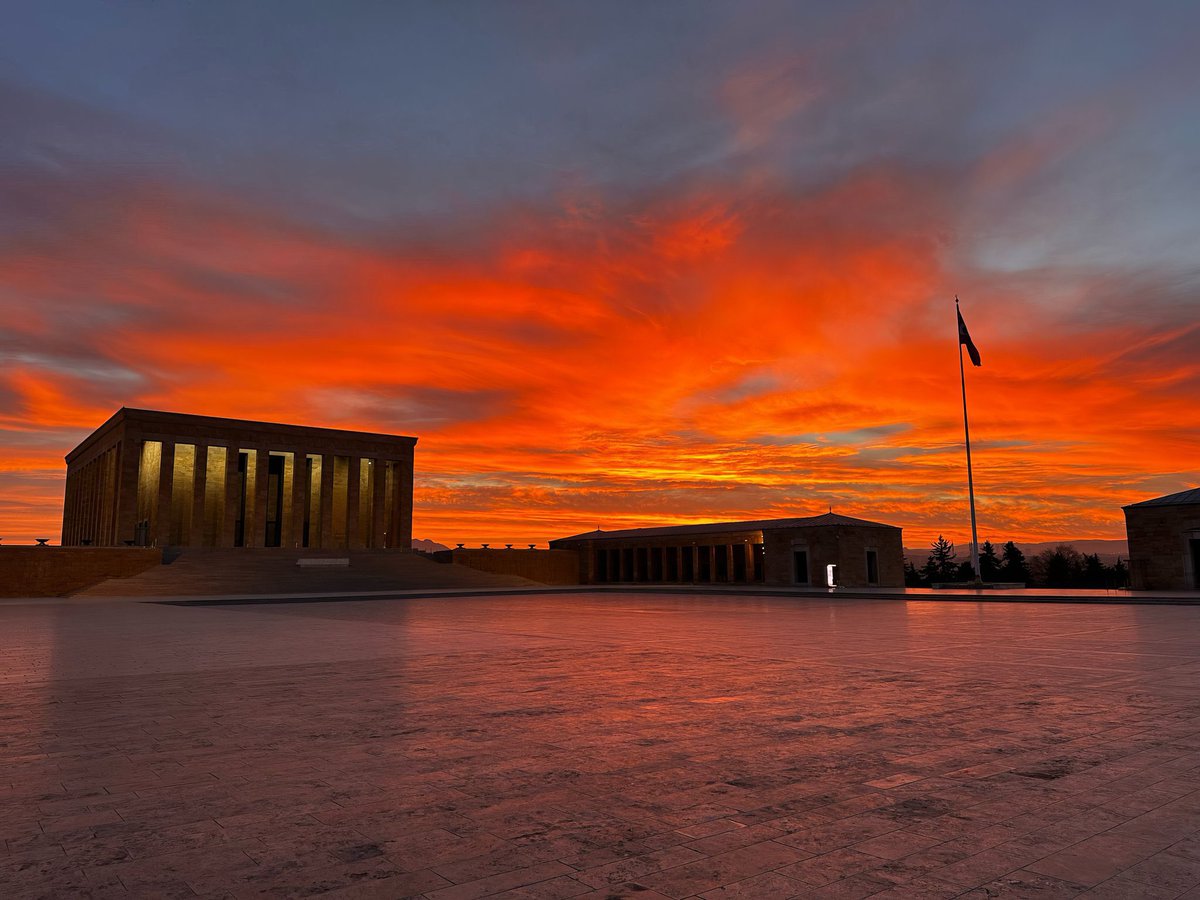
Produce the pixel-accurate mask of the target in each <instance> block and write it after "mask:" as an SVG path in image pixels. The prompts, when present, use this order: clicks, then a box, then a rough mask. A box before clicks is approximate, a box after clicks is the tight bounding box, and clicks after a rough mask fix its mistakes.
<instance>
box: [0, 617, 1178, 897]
mask: <svg viewBox="0 0 1200 900" xmlns="http://www.w3.org/2000/svg"><path fill="white" fill-rule="evenodd" d="M1198 625H1200V608H1197V607H1171V606H1152V605H1146V606H1137V605H1124V604H1111V605H1074V604H1073V605H1061V604H1032V603H1020V604H1016V603H1011V604H1010V603H1002V602H993V603H983V604H975V603H969V602H958V603H938V602H928V601H926V602H920V601H909V602H904V601H897V600H849V599H827V598H810V599H797V598H780V597H744V596H740V597H739V596H727V597H719V596H712V595H703V596H695V597H687V596H679V595H675V596H661V595H654V594H604V595H596V594H557V595H528V596H513V595H507V596H500V597H460V598H437V599H406V600H379V599H376V600H369V601H351V602H345V601H343V602H323V603H294V604H262V605H242V606H202V607H201V606H170V605H161V604H150V603H136V602H129V601H120V600H109V599H93V600H74V601H71V600H45V601H24V602H19V601H0V691H2V692H3V693H2V695H0V696H3V704H2V705H0V896H3V897H5V898H24V897H130V896H136V897H155V898H157V897H192V896H202V897H238V898H241V897H253V896H259V895H267V896H287V897H300V896H309V895H320V896H322V897H364V898H365V897H381V898H401V897H425V898H430V900H471V898H480V897H504V898H528V900H535V898H537V900H555V898H568V897H587V898H624V897H628V898H643V900H653V898H661V897H668V898H676V900H680V898H688V897H697V896H699V897H703V898H706V900H707V898H712V900H716V898H768V900H769V898H777V897H778V898H783V897H803V898H826V897H827V898H856V897H868V896H870V897H879V898H924V897H954V896H967V897H973V898H974V897H978V898H985V897H1074V896H1079V895H1082V896H1086V897H1094V898H1101V897H1107V898H1167V897H1193V898H1195V897H1200V889H1198V888H1197V887H1196V885H1198V884H1200V627H1198Z"/></svg>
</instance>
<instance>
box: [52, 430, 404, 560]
mask: <svg viewBox="0 0 1200 900" xmlns="http://www.w3.org/2000/svg"><path fill="white" fill-rule="evenodd" d="M416 443H417V439H416V438H415V437H404V436H400V435H391V434H374V433H369V432H360V431H342V430H340V429H334V428H313V427H309V426H306V425H282V424H274V423H270V422H252V421H246V420H242V419H223V418H217V417H213V416H194V415H184V414H180V413H170V412H160V411H156V410H148V409H127V408H122V409H120V410H118V411H117V412H116V413H114V414H113V416H112V417H111V418H110V419H109V420H108V421H107V422H105V423H104V424H103V425H101V426H100V427H99V428H97V429H96V430H95V431H94V432H92V434H90V435H89V436H88V437H87V438H86V439H85V440H84V441H83V442H82V443H81V444H80V445H79V446H78V447H76V448H75V449H74V450H72V451H71V452H70V453H68V454H67V457H66V461H67V484H66V497H65V500H64V504H63V529H62V543H63V545H64V546H86V545H91V546H103V547H114V546H122V545H126V544H132V545H136V546H157V547H167V546H174V547H280V548H284V547H286V548H293V549H299V548H314V549H368V548H399V549H404V550H408V549H409V548H410V547H411V545H412V493H413V450H414V447H415V445H416Z"/></svg>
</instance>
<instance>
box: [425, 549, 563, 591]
mask: <svg viewBox="0 0 1200 900" xmlns="http://www.w3.org/2000/svg"><path fill="white" fill-rule="evenodd" d="M433 558H434V559H436V560H437V561H438V562H447V563H456V564H458V565H460V566H468V567H470V568H472V569H479V570H480V571H481V572H491V573H492V574H494V575H516V576H518V577H520V578H528V579H529V580H530V581H536V582H538V583H540V584H579V554H578V553H575V552H573V551H570V550H524V549H512V550H507V549H505V550H500V549H489V550H483V549H469V550H468V549H462V550H439V551H437V552H436V553H434V554H433Z"/></svg>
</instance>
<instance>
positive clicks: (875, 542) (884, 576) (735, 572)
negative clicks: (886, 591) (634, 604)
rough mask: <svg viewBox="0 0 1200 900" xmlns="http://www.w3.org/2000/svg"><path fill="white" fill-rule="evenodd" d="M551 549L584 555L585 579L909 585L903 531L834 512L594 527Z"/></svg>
mask: <svg viewBox="0 0 1200 900" xmlns="http://www.w3.org/2000/svg"><path fill="white" fill-rule="evenodd" d="M550 548H551V549H552V550H577V551H578V552H579V553H580V581H581V582H582V583H584V584H603V583H614V582H646V583H655V582H658V583H678V584H707V583H714V584H722V583H726V584H755V583H757V584H764V585H776V586H784V585H794V586H801V587H804V586H810V587H824V586H831V585H837V586H839V587H903V586H904V540H903V537H902V532H901V529H899V528H897V527H895V526H894V525H884V524H881V523H879V522H868V521H867V520H865V519H855V518H852V517H850V516H843V515H838V514H836V513H826V514H824V515H819V516H809V517H806V518H795V519H766V520H761V521H751V522H711V523H706V524H702V525H672V526H667V527H663V528H629V529H625V530H622V531H589V532H586V533H584V534H577V535H574V536H572V537H567V538H560V539H558V540H555V541H551V542H550Z"/></svg>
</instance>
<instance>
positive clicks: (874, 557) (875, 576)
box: [867, 550, 879, 584]
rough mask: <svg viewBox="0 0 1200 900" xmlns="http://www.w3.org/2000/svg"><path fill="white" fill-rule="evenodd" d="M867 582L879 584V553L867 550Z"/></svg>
mask: <svg viewBox="0 0 1200 900" xmlns="http://www.w3.org/2000/svg"><path fill="white" fill-rule="evenodd" d="M867 584H879V554H878V553H877V552H875V551H874V550H868V551H867Z"/></svg>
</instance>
